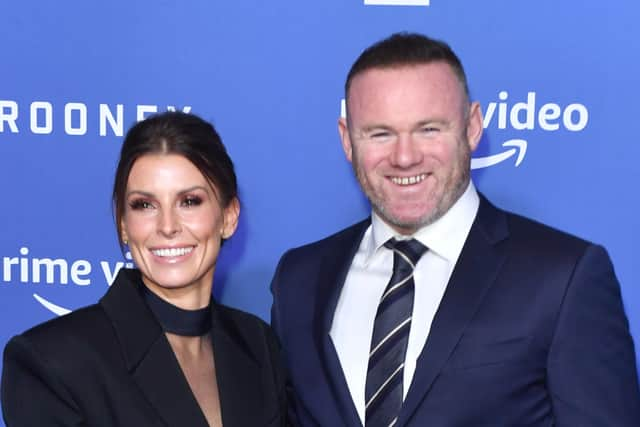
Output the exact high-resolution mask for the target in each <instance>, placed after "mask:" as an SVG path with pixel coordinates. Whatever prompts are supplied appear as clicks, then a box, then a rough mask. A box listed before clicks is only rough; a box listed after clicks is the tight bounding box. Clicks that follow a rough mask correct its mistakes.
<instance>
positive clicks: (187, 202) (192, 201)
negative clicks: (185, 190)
mask: <svg viewBox="0 0 640 427" xmlns="http://www.w3.org/2000/svg"><path fill="white" fill-rule="evenodd" d="M201 204H202V199H201V198H200V197H194V196H190V197H186V198H185V199H184V200H183V201H182V205H183V206H187V207H191V206H199V205H201Z"/></svg>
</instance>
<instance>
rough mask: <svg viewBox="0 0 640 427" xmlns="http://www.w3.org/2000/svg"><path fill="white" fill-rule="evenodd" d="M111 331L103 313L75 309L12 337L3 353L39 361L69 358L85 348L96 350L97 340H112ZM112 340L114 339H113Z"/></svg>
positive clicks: (90, 308)
mask: <svg viewBox="0 0 640 427" xmlns="http://www.w3.org/2000/svg"><path fill="white" fill-rule="evenodd" d="M110 337H114V333H113V328H112V327H111V324H110V322H109V320H108V318H107V317H106V315H105V313H104V310H102V308H101V307H100V306H99V305H97V304H94V305H90V306H87V307H84V308H80V309H77V310H75V311H73V312H71V313H69V314H65V315H63V316H60V317H56V318H54V319H51V320H48V321H46V322H44V323H40V324H39V325H36V326H34V327H32V328H31V329H29V330H27V331H25V332H23V333H22V334H19V335H16V336H14V337H13V338H12V339H11V340H10V341H9V342H8V344H7V347H6V349H7V350H5V351H11V350H12V349H13V350H16V351H27V352H33V353H34V354H38V355H39V356H40V357H42V358H43V359H48V360H65V359H73V357H71V356H72V355H78V356H79V355H80V354H82V353H83V351H84V352H86V350H87V349H90V348H96V347H100V344H99V343H98V341H102V342H104V341H112V339H111V338H110ZM114 338H115V337H114Z"/></svg>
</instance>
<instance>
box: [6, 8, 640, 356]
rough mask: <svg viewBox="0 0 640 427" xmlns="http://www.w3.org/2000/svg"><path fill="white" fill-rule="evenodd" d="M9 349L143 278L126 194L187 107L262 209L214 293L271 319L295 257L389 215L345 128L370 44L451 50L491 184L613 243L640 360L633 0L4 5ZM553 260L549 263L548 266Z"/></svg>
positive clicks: (545, 218) (515, 207) (227, 259)
mask: <svg viewBox="0 0 640 427" xmlns="http://www.w3.org/2000/svg"><path fill="white" fill-rule="evenodd" d="M2 3H3V4H2V6H1V7H0V10H1V13H0V40H2V43H1V45H2V49H1V50H2V52H1V58H2V59H1V60H0V188H2V192H1V197H2V202H1V209H0V347H4V344H5V343H6V341H7V340H8V339H9V338H10V337H11V336H12V335H15V334H16V333H19V332H21V331H23V330H25V329H27V328H29V327H31V326H33V325H35V324H37V323H39V322H42V321H44V320H47V319H50V318H52V317H55V316H57V315H60V314H62V313H65V312H67V311H69V310H74V309H76V308H78V307H81V306H84V305H88V304H91V303H94V302H96V301H97V300H98V299H99V298H100V297H101V296H102V295H103V294H104V293H105V291H106V290H107V288H108V286H109V284H110V282H111V280H112V279H113V277H114V275H115V273H116V271H117V270H118V269H119V268H121V267H122V266H123V265H127V264H129V263H131V260H130V257H128V256H127V254H122V253H121V252H120V249H119V247H118V244H117V239H116V232H115V228H114V223H113V219H112V216H111V205H110V192H111V185H112V179H113V174H114V169H115V165H116V159H117V155H118V151H119V148H120V145H121V142H122V138H123V134H124V133H125V132H126V130H127V128H128V127H129V126H131V125H132V124H133V123H135V122H136V121H137V120H141V119H143V118H144V117H147V116H148V115H150V114H152V113H154V112H157V111H165V110H170V109H176V110H183V111H186V112H192V113H196V114H198V115H200V116H202V117H204V118H205V119H207V120H210V121H211V122H213V123H214V125H215V126H216V127H217V129H218V130H219V132H220V134H221V136H222V138H223V140H224V142H225V144H226V145H227V147H228V150H229V152H230V154H231V157H232V158H233V160H234V162H235V164H236V167H237V174H238V177H239V182H240V191H241V194H240V196H241V199H242V213H241V220H240V227H239V230H238V232H237V233H236V235H235V236H234V237H233V238H232V239H231V240H230V241H229V242H228V244H227V245H225V247H224V248H223V255H222V259H221V261H220V265H219V267H218V271H217V273H216V279H215V282H214V288H215V294H216V296H217V297H218V298H219V300H221V301H222V302H223V303H225V304H228V305H232V306H236V307H239V308H242V309H245V310H247V311H250V312H253V313H255V314H257V315H259V316H261V317H263V318H265V319H268V318H269V308H270V304H271V296H270V293H269V290H268V288H269V282H270V279H271V275H272V274H273V271H274V269H275V265H276V263H277V260H278V259H279V257H280V255H281V254H282V253H283V251H285V250H286V249H287V248H289V247H292V246H296V245H300V244H303V243H306V242H309V241H312V240H316V239H318V238H321V237H323V236H325V235H328V234H330V233H332V232H333V231H336V230H338V229H340V228H343V227H345V226H347V225H349V224H351V223H353V222H355V221H357V220H359V219H361V218H363V217H365V216H366V215H367V214H368V210H369V207H368V205H367V202H366V200H365V199H364V198H363V197H362V196H361V194H360V191H359V189H358V186H357V183H356V181H355V179H354V178H353V174H352V171H351V169H350V165H349V164H348V163H347V161H346V160H345V158H344V155H343V153H342V149H341V147H340V142H339V138H338V133H337V118H338V117H339V115H340V114H341V100H342V97H343V83H344V79H345V76H346V73H347V71H348V69H349V67H350V65H351V63H352V62H353V61H354V60H355V58H356V57H357V55H358V54H359V53H360V52H361V50H362V49H363V48H365V47H366V46H368V45H369V44H371V43H372V42H374V41H376V40H378V39H380V38H383V37H386V36H387V35H389V34H391V33H393V32H397V31H401V30H408V31H418V32H422V33H425V34H427V35H430V36H433V37H436V38H441V39H444V40H446V41H447V42H449V43H450V44H451V45H452V47H453V48H454V50H455V51H456V52H457V53H458V54H459V56H460V57H461V59H462V61H463V63H464V65H465V68H466V70H467V73H468V76H469V83H470V88H471V92H472V97H473V98H474V99H476V100H478V101H479V102H480V103H481V105H482V109H483V113H484V127H485V135H484V137H483V140H482V143H481V146H480V148H479V149H478V151H477V152H476V153H475V159H474V161H473V167H474V172H473V175H474V180H475V183H476V185H477V187H478V188H479V189H480V191H482V192H483V193H484V194H486V195H487V196H488V197H489V198H490V199H491V200H492V201H493V202H494V203H496V204H497V205H499V206H500V207H503V208H506V209H509V210H512V211H515V212H518V213H521V214H524V215H527V216H531V217H534V218H536V219H538V220H540V221H542V222H545V223H548V224H550V225H552V226H555V227H557V228H560V229H563V230H566V231H568V232H571V233H573V234H577V235H579V236H582V237H584V238H587V239H589V240H592V241H595V242H598V243H601V244H603V245H605V246H606V248H607V249H608V250H609V253H610V255H611V257H612V259H613V262H614V266H615V269H616V273H617V275H618V278H619V280H620V282H621V286H622V291H623V297H624V301H625V305H626V309H627V314H628V317H629V320H630V324H631V330H632V333H633V335H634V337H635V341H636V347H640V267H639V265H640V262H638V261H639V260H638V258H639V256H638V253H639V251H638V249H637V244H638V243H637V242H638V240H639V239H640V215H638V210H639V209H640V191H638V182H639V181H640V169H639V168H638V167H637V162H638V158H640V144H638V142H637V132H636V130H637V124H638V118H637V114H638V112H639V111H640V110H638V106H637V105H638V104H637V102H638V98H639V95H640V90H639V89H638V86H639V85H638V83H639V82H638V76H640V49H639V48H638V45H639V44H638V40H640V28H639V27H638V25H637V22H636V21H637V19H636V17H637V16H639V13H640V6H639V5H638V4H637V3H635V2H631V1H630V0H611V1H608V2H602V1H595V0H587V1H568V2H557V1H553V0H540V1H535V2H514V1H499V0H491V1H475V2H471V1H463V0H453V1H452V0H430V1H428V0H413V1H411V0H376V1H374V0H368V1H367V0H364V1H363V0H322V1H304V2H300V1H294V0H280V1H267V0H243V1H217V2H211V1H189V2H178V1H168V0H161V1H148V0H140V1H136V2H130V1H123V0H113V1H110V2H102V3H96V2H81V1H68V2H41V1H38V2H36V1H29V0H25V1H20V2H9V1H3V2H2ZM532 262H535V260H532Z"/></svg>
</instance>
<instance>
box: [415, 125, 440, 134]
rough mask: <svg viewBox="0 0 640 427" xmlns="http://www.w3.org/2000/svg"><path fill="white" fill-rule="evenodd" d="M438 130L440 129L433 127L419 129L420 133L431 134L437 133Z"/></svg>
mask: <svg viewBox="0 0 640 427" xmlns="http://www.w3.org/2000/svg"><path fill="white" fill-rule="evenodd" d="M439 130H440V129H438V128H437V127H434V126H425V127H423V128H420V132H421V133H433V132H438V131H439Z"/></svg>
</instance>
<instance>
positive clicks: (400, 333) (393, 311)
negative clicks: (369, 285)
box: [365, 239, 427, 427]
mask: <svg viewBox="0 0 640 427" xmlns="http://www.w3.org/2000/svg"><path fill="white" fill-rule="evenodd" d="M384 245H385V246H386V247H387V248H389V249H391V250H393V273H392V275H391V280H389V284H388V285H387V287H386V288H385V290H384V293H383V294H382V298H381V299H380V303H379V304H378V311H377V312H376V319H375V323H374V325H373V336H372V338H371V351H370V352H369V367H368V370H367V383H366V387H365V402H366V411H365V426H366V427H390V426H393V425H394V424H395V423H396V421H397V419H398V414H399V413H400V407H401V406H402V395H403V393H402V380H403V373H404V360H405V355H406V353H407V342H408V341H409V329H410V328H411V314H412V312H413V294H414V282H413V269H414V268H415V266H416V263H417V262H418V260H419V259H420V257H421V256H422V255H423V254H424V253H425V252H426V251H427V248H426V247H425V246H424V245H423V244H422V243H420V242H418V241H417V240H415V239H411V240H396V239H390V240H389V241H387V242H386V243H385V244H384Z"/></svg>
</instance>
